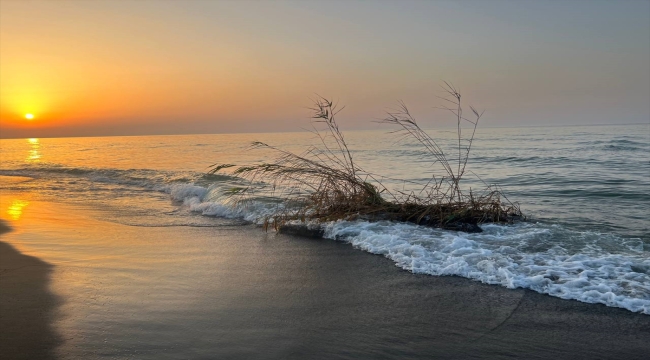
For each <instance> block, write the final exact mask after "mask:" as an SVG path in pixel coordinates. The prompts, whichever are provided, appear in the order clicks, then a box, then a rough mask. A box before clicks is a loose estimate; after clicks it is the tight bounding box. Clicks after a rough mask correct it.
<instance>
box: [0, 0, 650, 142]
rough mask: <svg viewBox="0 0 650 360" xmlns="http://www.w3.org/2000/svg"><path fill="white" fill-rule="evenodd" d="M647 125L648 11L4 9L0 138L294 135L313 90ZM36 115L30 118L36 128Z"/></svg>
mask: <svg viewBox="0 0 650 360" xmlns="http://www.w3.org/2000/svg"><path fill="white" fill-rule="evenodd" d="M441 80H447V81H451V82H453V83H454V84H455V85H457V86H458V87H459V88H460V90H461V92H462V93H463V95H464V98H466V99H467V100H468V102H469V103H471V104H474V105H475V106H476V107H478V108H481V109H485V110H486V117H485V122H484V124H483V126H544V125H565V124H576V125H581V124H629V123H649V122H650V100H649V99H650V1H647V0H637V1H597V0H594V1H586V0H584V1H488V0H484V1H454V2H452V1H419V2H416V1H413V2H398V1H314V2H307V1H300V2H298V1H296V2H277V1H274V2H270V1H161V0H157V1H12V0H0V137H3V138H13V137H61V136H102V135H143V134H189V133H231V132H266V131H294V130H299V127H300V126H301V125H304V124H305V119H306V118H307V117H308V114H309V113H308V111H307V110H306V107H308V106H309V105H310V100H309V99H310V97H312V96H313V95H314V94H315V93H318V94H321V95H324V96H327V97H332V98H334V99H338V100H339V101H340V102H341V103H342V104H346V105H347V108H346V110H345V112H344V113H342V116H341V120H340V121H341V124H342V125H341V126H342V127H344V128H349V129H360V128H372V127H373V126H375V124H374V123H372V122H371V120H373V119H375V118H378V117H381V116H382V112H383V111H385V110H386V109H387V108H389V107H391V106H393V105H394V104H395V102H396V101H397V100H404V101H405V102H406V103H407V104H408V105H409V107H410V108H411V110H412V111H413V113H414V114H415V115H416V116H418V117H419V118H421V119H422V121H424V120H425V119H428V120H429V121H430V123H431V124H433V125H436V124H437V122H440V123H443V122H444V121H446V118H445V117H443V116H441V115H442V114H441V113H440V112H439V111H436V110H435V109H433V107H434V106H437V105H440V102H439V101H438V100H436V97H435V96H436V95H441V91H440V88H439V86H438V85H439V84H440V82H441ZM26 114H33V117H34V118H33V119H31V120H29V119H26Z"/></svg>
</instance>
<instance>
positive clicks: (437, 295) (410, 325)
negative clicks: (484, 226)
mask: <svg viewBox="0 0 650 360" xmlns="http://www.w3.org/2000/svg"><path fill="white" fill-rule="evenodd" d="M95 217H97V216H93V215H92V214H91V216H89V215H88V213H87V209H81V208H77V207H73V206H67V205H63V204H58V203H46V202H33V203H32V204H31V205H30V207H28V208H26V209H25V211H24V214H23V217H22V218H21V219H20V220H19V222H18V223H16V225H15V227H16V228H17V230H20V231H14V232H10V233H6V234H3V235H2V237H3V239H2V241H3V242H7V243H9V244H11V245H13V246H14V247H16V248H17V249H25V250H28V251H27V253H28V254H38V255H39V258H40V259H41V260H37V259H35V258H33V257H31V256H25V255H22V254H18V253H17V252H16V253H15V254H13V256H17V257H18V258H20V259H21V261H22V262H23V263H24V264H27V262H30V261H31V262H35V263H37V264H39V265H38V266H35V267H30V268H33V269H37V270H39V273H38V276H40V277H38V278H37V279H36V280H34V279H33V278H30V275H29V274H26V273H22V272H21V273H18V272H14V273H10V274H11V275H10V276H8V277H6V276H4V275H3V277H2V279H3V282H2V286H3V288H4V287H5V286H6V285H5V284H7V282H6V281H5V279H11V281H16V282H17V283H18V285H16V286H18V287H17V289H20V290H21V292H20V293H19V294H20V296H25V295H26V293H25V292H23V291H24V290H25V289H26V288H28V287H29V286H30V285H29V284H41V285H42V286H41V287H40V288H39V289H40V290H39V291H48V293H49V290H48V287H47V286H46V285H44V284H46V283H45V282H43V281H44V280H49V281H50V282H51V284H50V285H51V286H50V287H51V291H52V292H53V293H54V294H56V295H51V294H50V296H51V298H50V302H46V303H40V305H39V304H34V305H33V307H32V309H33V308H34V307H35V308H37V309H38V311H36V312H35V314H36V315H39V316H41V317H40V319H39V320H40V325H41V326H42V327H41V330H43V331H45V332H44V333H43V334H45V336H44V337H43V339H45V341H44V342H41V344H42V345H41V346H40V351H43V354H45V355H44V356H41V357H37V358H47V357H48V356H50V358H52V357H53V356H52V354H56V356H55V357H58V358H66V359H68V358H69V359H82V358H94V357H102V356H109V357H112V358H129V357H136V358H142V359H158V358H165V357H169V358H174V357H189V358H215V357H216V358H235V359H239V358H241V359H245V358H253V359H279V358H295V359H300V358H316V359H318V358H322V359H329V358H343V359H345V358H350V359H351V358H355V359H359V358H361V359H363V358H368V359H371V358H372V359H375V358H412V359H418V358H423V359H424V358H431V357H442V358H452V359H453V358H458V359H461V358H471V357H479V358H512V357H516V358H531V359H535V358H539V359H541V358H556V359H592V358H606V359H607V358H611V359H615V358H626V359H637V358H638V359H642V358H644V357H645V356H646V355H647V353H648V351H650V317H649V316H647V315H644V314H637V313H632V312H630V311H628V310H625V309H620V308H611V307H607V306H605V305H600V304H587V303H581V302H578V301H573V300H563V299H559V298H554V297H551V296H548V295H543V294H539V293H536V292H534V291H531V290H525V289H515V290H511V289H506V288H502V287H499V286H494V285H487V284H482V283H479V282H476V281H472V280H469V279H465V278H461V277H455V276H449V277H435V276H429V275H419V274H412V273H410V272H408V271H405V270H402V269H399V268H398V267H396V266H395V265H394V264H393V262H392V261H391V260H389V259H387V258H384V257H383V256H380V255H373V254H369V253H366V252H364V251H360V250H356V249H354V248H353V247H352V246H351V245H350V244H346V243H342V242H337V241H331V240H314V239H307V238H301V237H296V236H290V235H282V234H273V233H265V232H264V231H262V230H261V229H259V228H257V227H254V226H217V227H208V228H197V227H166V228H155V227H154V228H148V227H136V226H126V225H120V224H116V223H109V222H105V221H101V220H97V219H96V218H95ZM12 225H14V224H12ZM5 253H7V252H6V251H4V249H3V250H2V254H5ZM44 261H46V262H48V263H50V264H53V266H50V265H47V264H46V263H45V262H44ZM2 265H3V268H4V267H5V262H3V263H2ZM48 274H49V275H48ZM30 281H34V282H32V283H30ZM1 293H2V294H4V293H5V291H4V290H3V291H2V292H1ZM45 295H47V293H44V294H42V296H45ZM42 298H43V297H41V299H42ZM46 298H47V297H46ZM55 298H56V299H60V300H59V301H54V300H53V299H55ZM0 299H1V300H0V304H2V306H1V308H3V309H5V306H6V304H8V303H9V302H8V300H7V298H6V297H2V298H0ZM54 308H57V314H58V315H57V316H56V317H53V316H51V314H52V313H53V309H54ZM13 312H14V311H12V313H13ZM17 314H18V313H17ZM3 319H4V317H3ZM29 319H30V318H28V317H26V316H22V315H18V316H17V317H16V321H18V323H17V324H19V325H21V326H22V325H24V324H26V323H28V322H29V321H30V320H29ZM3 321H4V320H3ZM3 328H4V326H3ZM47 329H50V330H52V331H51V332H50V333H48V332H47V331H46V330H47ZM58 339H65V340H64V341H63V340H61V341H58V342H57V340H58ZM3 341H5V340H3ZM12 341H13V340H12ZM25 341H28V339H26V340H25ZM2 348H3V349H4V345H2ZM15 358H20V357H18V356H16V357H15Z"/></svg>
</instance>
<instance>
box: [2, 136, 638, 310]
mask: <svg viewBox="0 0 650 360" xmlns="http://www.w3.org/2000/svg"><path fill="white" fill-rule="evenodd" d="M434 134H435V135H434V136H436V137H438V138H440V139H441V140H440V141H441V144H443V146H445V147H447V146H451V144H452V143H453V136H454V135H455V134H454V133H451V132H445V131H443V132H438V133H434ZM346 139H347V140H348V142H349V143H350V147H351V149H352V150H353V156H354V157H355V160H356V162H357V163H358V164H359V165H360V166H361V167H363V168H364V169H365V170H367V171H368V172H372V173H376V174H381V175H383V176H385V177H386V178H385V180H384V184H385V185H387V186H388V187H389V188H396V189H409V187H411V186H412V185H410V184H411V183H410V182H421V183H424V182H426V181H428V180H429V178H430V176H431V175H432V174H441V173H440V172H439V168H437V167H436V166H435V165H432V164H431V161H430V158H429V157H427V156H426V153H424V152H423V151H422V149H421V148H420V147H419V146H418V145H417V144H412V143H404V142H402V143H396V142H395V140H394V136H393V135H390V134H387V133H386V130H383V129H382V130H375V131H357V132H348V133H346ZM256 140H259V141H263V142H265V143H268V144H271V145H275V146H278V147H281V148H284V149H287V150H292V151H297V152H300V151H301V150H304V149H305V147H306V146H308V145H310V144H313V143H314V137H313V135H312V134H309V133H277V134H236V135H183V136H142V137H103V138H61V139H15V140H0V149H1V151H2V158H1V165H0V175H4V176H19V177H23V179H22V180H21V181H13V182H7V183H5V185H2V187H3V188H2V189H4V190H7V191H11V193H15V194H20V193H25V194H27V193H29V194H30V196H33V197H36V198H35V199H34V200H37V199H43V200H55V201H62V202H67V203H72V204H77V205H79V204H81V205H83V206H88V207H91V208H93V210H95V211H97V210H99V211H101V212H102V214H104V218H105V219H107V220H109V221H113V222H117V223H122V224H128V225H132V226H151V227H159V226H220V225H223V224H231V225H232V224H235V225H236V224H245V223H249V222H251V221H252V222H255V221H257V220H258V219H259V218H260V217H261V216H263V215H264V214H267V213H268V212H269V211H272V209H273V208H274V207H275V206H276V203H277V202H276V201H272V200H269V199H260V200H259V201H257V202H253V203H252V204H251V205H249V207H247V208H237V209H233V208H231V207H229V206H227V204H226V203H225V199H224V198H223V197H222V196H221V195H220V194H221V193H222V191H223V190H225V189H227V188H229V187H232V186H233V185H237V184H241V180H240V179H237V178H235V177H232V176H228V175H216V176H206V175H205V173H206V171H207V170H208V167H209V166H210V165H211V164H214V163H232V164H241V165H244V164H249V163H254V162H258V161H264V160H268V159H269V157H270V156H271V155H272V154H269V153H265V152H263V151H259V150H256V151H251V150H249V144H250V143H251V142H252V141H256ZM468 169H469V170H470V171H471V173H468V174H467V176H466V179H465V186H464V187H465V188H466V189H469V188H470V187H471V188H472V189H473V190H477V189H481V188H483V187H484V185H483V183H484V182H485V183H489V184H498V185H500V186H501V188H502V190H503V192H504V193H505V195H506V196H507V197H508V198H509V199H510V200H511V201H515V202H518V203H519V204H520V205H521V209H522V211H523V212H524V213H525V215H527V216H528V221H526V222H522V223H519V224H515V225H507V226H501V225H484V226H483V229H484V230H485V231H484V232H483V233H481V234H465V233H458V232H451V231H442V230H437V229H430V228H425V227H420V226H416V225H411V224H396V223H390V222H377V223H368V222H363V221H358V222H336V223H330V224H324V226H325V228H326V237H328V238H332V239H334V238H337V239H339V240H341V241H346V242H349V243H352V244H353V245H354V246H355V247H357V248H359V249H362V250H365V251H369V252H372V253H377V254H383V255H384V256H386V257H388V258H390V259H392V260H393V261H395V263H396V265H397V266H399V267H401V268H404V269H407V270H410V271H412V272H415V273H426V274H430V275H458V276H463V277H467V278H471V279H475V280H478V281H482V282H485V283H490V284H498V285H501V286H505V287H509V288H517V287H523V288H529V289H532V290H535V291H538V292H541V293H546V294H549V295H552V296H558V297H562V298H566V299H575V300H579V301H583V302H591V303H603V304H606V305H608V306H616V307H623V308H626V309H628V310H631V311H635V312H642V313H645V314H650V229H649V224H650V221H648V215H649V214H650V127H649V126H648V125H629V126H588V127H547V128H542V127H540V128H510V129H503V128H492V129H479V132H478V135H477V137H476V140H475V142H474V147H473V149H472V155H471V157H470V161H469V164H468ZM396 179H402V180H406V181H401V180H396ZM479 179H480V180H479ZM2 189H0V190H2ZM2 201H3V209H4V208H5V207H6V206H5V204H8V208H9V210H7V211H8V213H7V215H6V216H8V217H9V218H11V216H12V211H14V212H15V210H16V209H19V208H20V207H21V206H26V202H28V200H25V199H6V198H3V199H2ZM12 209H13V210H12ZM260 231H262V230H260Z"/></svg>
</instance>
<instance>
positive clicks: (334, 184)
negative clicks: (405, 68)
mask: <svg viewBox="0 0 650 360" xmlns="http://www.w3.org/2000/svg"><path fill="white" fill-rule="evenodd" d="M443 88H444V89H445V91H446V92H447V95H448V96H447V97H444V98H443V99H444V101H447V102H449V103H451V104H452V106H451V107H449V106H445V107H442V108H443V109H445V110H446V111H449V112H451V113H453V114H454V115H455V118H456V121H457V123H458V124H457V125H458V126H457V135H458V144H457V149H456V150H457V153H458V155H457V158H456V155H455V154H454V155H453V159H452V158H451V155H449V156H448V155H447V154H445V152H444V151H443V149H442V148H441V147H440V146H439V145H438V143H437V142H436V140H435V139H434V138H433V137H431V136H430V135H429V134H428V133H427V132H425V131H424V130H422V129H421V128H420V126H419V125H418V123H417V121H416V120H415V118H414V117H413V116H411V114H410V113H409V111H408V109H407V107H406V105H405V104H404V103H403V102H400V106H399V108H398V109H396V110H395V111H391V112H388V113H387V117H386V118H385V119H383V120H381V121H380V122H382V123H387V124H392V125H396V126H397V127H398V130H396V131H395V133H396V134H397V135H398V136H400V137H407V138H412V139H415V140H417V141H418V142H419V143H420V144H421V145H422V146H423V147H424V149H425V150H426V152H427V153H428V154H430V155H431V156H432V163H437V164H439V165H440V167H441V168H442V170H443V173H442V175H440V176H438V177H436V176H435V175H433V176H432V178H431V179H430V181H429V182H428V183H426V184H424V185H422V188H421V189H420V191H419V192H417V193H416V192H414V191H413V192H409V193H405V192H401V191H398V190H393V191H391V190H389V189H388V188H386V187H385V186H384V185H383V184H382V182H381V181H380V180H379V179H380V178H381V177H379V176H377V175H375V174H372V173H369V172H366V171H364V170H363V169H362V168H361V167H359V165H358V164H357V163H356V162H355V161H354V159H353V156H352V152H351V151H350V149H349V148H348V144H347V142H346V140H345V137H344V135H343V133H342V132H341V131H340V130H339V127H338V124H337V123H336V121H335V116H336V115H337V114H338V112H339V111H340V110H342V108H341V109H339V108H338V107H337V105H336V104H334V103H333V102H332V101H330V100H327V99H325V98H323V97H318V98H317V99H316V100H315V101H314V107H313V108H312V109H311V110H312V111H313V120H314V121H313V124H312V125H313V133H314V134H315V136H316V137H317V138H318V139H319V144H317V145H314V146H310V147H308V148H307V149H305V151H304V152H302V153H299V154H296V153H293V152H290V151H286V150H283V149H280V148H277V147H274V146H271V145H268V144H265V143H262V142H255V143H253V144H252V148H254V149H262V150H265V151H267V152H273V153H275V154H276V158H275V160H273V161H272V162H269V163H260V164H254V165H248V166H239V167H235V165H232V164H222V165H214V166H213V167H212V168H211V170H210V173H211V174H213V173H216V172H218V171H220V170H222V169H226V168H231V167H235V170H234V171H233V174H234V175H236V176H239V177H242V178H244V179H246V180H248V184H249V185H248V186H247V187H243V188H235V189H232V190H231V192H230V195H231V199H233V200H234V201H235V202H237V203H239V202H242V201H246V200H248V199H251V198H252V197H253V195H255V194H257V193H259V192H260V191H261V190H262V189H267V190H268V187H269V186H270V189H271V191H273V192H277V191H279V192H281V194H279V195H280V197H281V198H284V199H285V200H286V201H285V203H284V204H283V206H281V207H278V209H277V211H276V212H275V213H274V214H273V215H271V216H269V217H268V218H266V219H265V221H264V225H265V227H268V226H273V227H275V228H276V229H278V228H281V227H283V226H285V224H287V223H289V222H293V221H296V220H299V221H301V222H303V223H304V222H306V221H309V220H314V221H317V222H322V221H332V220H339V219H355V218H362V219H367V220H393V221H407V222H413V223H416V224H422V225H428V226H434V227H441V228H445V229H456V230H463V231H468V232H476V231H481V229H480V227H478V224H481V223H486V222H498V223H503V222H512V221H514V220H515V219H518V218H520V217H521V216H522V214H521V211H520V209H519V206H518V205H517V204H515V203H512V202H510V201H508V200H507V198H505V196H503V194H502V193H501V191H500V189H499V188H498V187H496V186H494V185H492V186H486V189H485V190H483V191H482V192H480V193H475V192H472V191H471V190H470V191H469V192H468V193H464V192H463V191H462V189H461V179H462V177H463V175H464V174H465V169H466V166H467V162H468V158H469V153H470V150H471V146H472V142H473V140H474V134H475V133H476V128H477V126H478V122H479V120H480V118H481V116H482V113H479V112H478V111H476V110H475V109H474V108H472V107H470V108H471V110H472V113H473V114H474V119H472V120H470V119H467V118H466V117H464V116H463V112H462V106H461V95H460V93H459V92H458V91H457V90H456V88H455V87H453V85H451V84H449V83H446V82H445V86H444V87H443ZM463 122H468V123H470V124H471V132H470V135H469V136H464V135H463V131H462V130H463V126H462V123H463ZM276 195H277V194H276Z"/></svg>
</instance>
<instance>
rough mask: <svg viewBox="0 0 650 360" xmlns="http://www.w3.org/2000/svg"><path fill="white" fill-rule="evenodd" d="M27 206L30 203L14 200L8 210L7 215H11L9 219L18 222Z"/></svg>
mask: <svg viewBox="0 0 650 360" xmlns="http://www.w3.org/2000/svg"><path fill="white" fill-rule="evenodd" d="M27 205H29V201H26V200H14V201H12V202H11V205H9V208H8V209H7V215H9V218H10V219H11V220H14V221H15V220H18V219H20V216H21V215H22V214H23V208H25V206H27Z"/></svg>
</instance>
